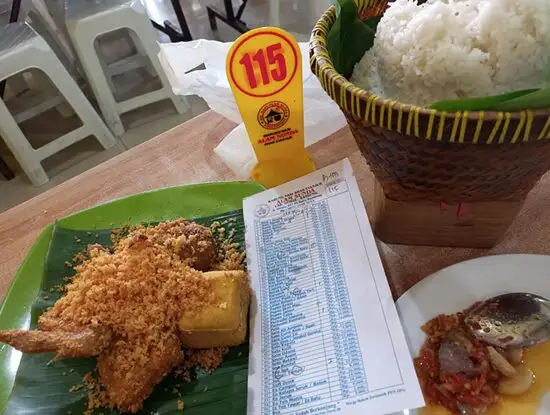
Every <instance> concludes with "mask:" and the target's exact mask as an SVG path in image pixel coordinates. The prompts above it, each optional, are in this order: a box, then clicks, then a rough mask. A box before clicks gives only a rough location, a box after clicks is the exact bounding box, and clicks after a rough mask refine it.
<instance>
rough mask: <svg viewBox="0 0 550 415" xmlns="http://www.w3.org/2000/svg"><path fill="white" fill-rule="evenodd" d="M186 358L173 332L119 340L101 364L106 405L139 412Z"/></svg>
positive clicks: (101, 380)
mask: <svg viewBox="0 0 550 415" xmlns="http://www.w3.org/2000/svg"><path fill="white" fill-rule="evenodd" d="M183 358H184V354H183V350H182V348H181V344H180V341H179V339H178V337H177V336H176V335H175V334H173V333H162V334H160V335H158V336H148V337H147V338H142V339H139V340H137V341H133V342H128V341H124V340H118V341H116V342H115V343H114V344H113V345H112V346H111V347H110V348H109V349H107V350H105V352H104V353H102V354H101V355H100V356H99V359H98V362H97V367H98V369H99V381H100V382H101V384H102V386H103V387H105V400H106V402H105V403H106V404H107V405H109V406H110V407H111V408H112V409H115V408H116V409H118V410H119V411H121V412H131V413H135V412H137V411H139V410H140V409H141V407H142V405H143V401H144V399H145V398H147V397H148V396H149V395H150V394H151V392H153V389H154V387H155V385H156V384H157V383H159V382H160V381H161V380H162V379H163V378H164V377H165V376H166V375H167V374H168V373H170V372H171V371H172V369H173V368H174V367H176V366H177V365H179V364H181V363H182V362H183Z"/></svg>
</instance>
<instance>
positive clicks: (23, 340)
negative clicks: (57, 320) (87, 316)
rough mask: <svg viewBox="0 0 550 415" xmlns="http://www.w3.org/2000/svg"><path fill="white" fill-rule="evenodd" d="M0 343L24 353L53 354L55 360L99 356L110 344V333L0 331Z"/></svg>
mask: <svg viewBox="0 0 550 415" xmlns="http://www.w3.org/2000/svg"><path fill="white" fill-rule="evenodd" d="M0 342H2V343H6V344H9V345H10V346H12V347H14V348H16V349H17V350H20V351H22V352H24V353H44V352H54V353H55V358H56V359H66V358H75V357H90V356H97V355H99V354H100V353H101V352H102V351H103V350H104V349H105V348H106V347H107V346H108V345H109V343H110V342H111V333H110V332H109V331H108V330H103V329H82V331H80V332H67V331H37V330H32V331H29V330H2V331H0Z"/></svg>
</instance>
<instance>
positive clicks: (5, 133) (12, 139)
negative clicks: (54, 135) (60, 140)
mask: <svg viewBox="0 0 550 415" xmlns="http://www.w3.org/2000/svg"><path fill="white" fill-rule="evenodd" d="M0 120H1V121H0V131H1V133H2V134H1V135H2V138H3V139H4V141H5V142H6V145H7V146H8V148H9V149H10V150H11V152H12V153H13V155H14V156H15V159H16V160H17V162H18V163H19V165H20V166H21V168H22V169H23V171H24V172H25V174H26V175H27V177H28V178H29V179H30V181H31V182H32V184H33V185H35V186H41V185H43V184H46V183H48V181H49V180H50V179H49V178H48V175H47V174H46V172H45V171H44V168H43V167H42V165H41V164H40V160H39V159H38V157H37V156H36V153H35V150H34V149H33V148H32V146H31V145H30V143H29V141H28V140H27V137H25V135H24V134H23V132H22V131H21V129H20V128H19V126H18V125H17V123H16V122H15V120H14V119H13V117H12V115H11V113H10V112H9V110H8V108H7V107H6V104H4V101H2V100H0Z"/></svg>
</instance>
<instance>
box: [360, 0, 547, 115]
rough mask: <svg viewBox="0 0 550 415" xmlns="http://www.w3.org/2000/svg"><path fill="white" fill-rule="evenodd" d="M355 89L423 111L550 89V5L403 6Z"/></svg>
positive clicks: (405, 0)
mask: <svg viewBox="0 0 550 415" xmlns="http://www.w3.org/2000/svg"><path fill="white" fill-rule="evenodd" d="M351 81H352V82H353V83H355V84H356V85H358V86H360V87H362V88H363V89H367V90H371V91H373V92H374V93H376V94H377V95H379V96H381V97H384V98H390V99H395V100H398V101H400V102H402V103H407V104H415V105H422V106H425V105H429V104H431V103H433V102H436V101H439V100H446V99H459V98H467V97H481V96H490V95H495V94H499V93H505V92H511V91H516V90H521V89H528V88H538V87H541V86H544V85H548V83H549V81H550V0H448V1H444V0H428V2H427V3H425V4H423V5H421V6H418V5H417V3H416V1H414V0H397V1H395V2H394V3H391V5H390V7H389V8H388V10H387V11H386V12H385V13H384V16H383V17H382V19H381V21H380V23H379V24H378V29H377V31H376V39H375V41H374V46H373V47H372V48H371V49H370V50H369V51H367V53H366V54H365V56H364V57H363V58H362V59H361V61H360V62H359V63H358V64H357V65H356V66H355V69H354V71H353V75H352V77H351Z"/></svg>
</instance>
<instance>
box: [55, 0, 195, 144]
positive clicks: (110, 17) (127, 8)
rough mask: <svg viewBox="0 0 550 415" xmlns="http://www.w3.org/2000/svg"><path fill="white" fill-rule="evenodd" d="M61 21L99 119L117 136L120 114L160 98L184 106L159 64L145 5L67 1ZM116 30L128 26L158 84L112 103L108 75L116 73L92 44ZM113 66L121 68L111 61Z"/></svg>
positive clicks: (130, 0) (134, 0)
mask: <svg viewBox="0 0 550 415" xmlns="http://www.w3.org/2000/svg"><path fill="white" fill-rule="evenodd" d="M65 13H66V14H65V21H66V25H67V30H68V33H69V36H70V37H71V40H72V42H73V46H74V48H75V50H76V52H77V55H78V58H79V60H80V65H81V66H82V67H83V69H84V72H85V73H86V77H87V79H88V82H89V84H90V86H91V88H92V90H93V92H94V95H95V97H96V99H97V101H98V104H99V107H100V109H101V112H102V113H103V118H104V119H105V120H106V122H107V125H109V127H110V128H111V131H113V133H114V134H115V135H117V136H120V135H122V134H123V133H124V126H123V124H122V121H121V119H120V115H121V114H123V113H125V112H128V111H131V110H134V109H136V108H139V107H142V106H144V105H147V104H151V103H153V102H157V101H161V100H163V99H167V98H169V99H171V100H172V102H173V103H174V106H175V107H176V109H177V111H178V112H179V113H182V112H185V111H186V110H187V108H188V106H187V104H186V102H185V100H184V99H182V98H181V97H178V96H176V95H175V94H174V93H173V92H172V88H171V86H170V83H169V82H168V78H167V77H166V74H165V73H164V70H163V69H162V67H161V64H160V61H159V58H158V54H159V52H160V46H159V44H158V41H157V38H156V33H155V31H154V28H153V26H152V25H151V22H150V21H149V18H148V17H147V13H146V10H145V7H144V6H143V4H142V3H141V2H140V1H139V0H69V1H67V4H66V11H65ZM120 29H128V30H129V33H130V35H131V37H132V39H133V42H134V44H135V46H136V49H137V50H138V53H139V55H141V56H143V57H147V58H148V60H147V62H149V61H150V63H151V65H152V68H151V67H150V68H149V70H150V71H153V69H154V71H153V72H156V74H157V75H158V77H159V79H160V81H161V83H162V87H161V89H159V90H156V91H153V92H148V93H146V94H143V95H140V96H136V97H133V98H130V99H127V100H125V101H122V102H116V100H115V96H114V85H113V83H112V78H111V76H112V75H113V73H116V72H119V73H120V71H117V70H116V68H114V69H113V68H110V67H108V66H107V64H106V63H105V62H104V61H103V59H101V57H100V56H98V53H97V50H96V47H95V44H96V40H97V38H98V37H99V36H101V35H105V34H107V33H111V32H114V31H116V30H120ZM114 66H115V67H119V68H120V67H122V66H121V65H118V64H115V65H114Z"/></svg>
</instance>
